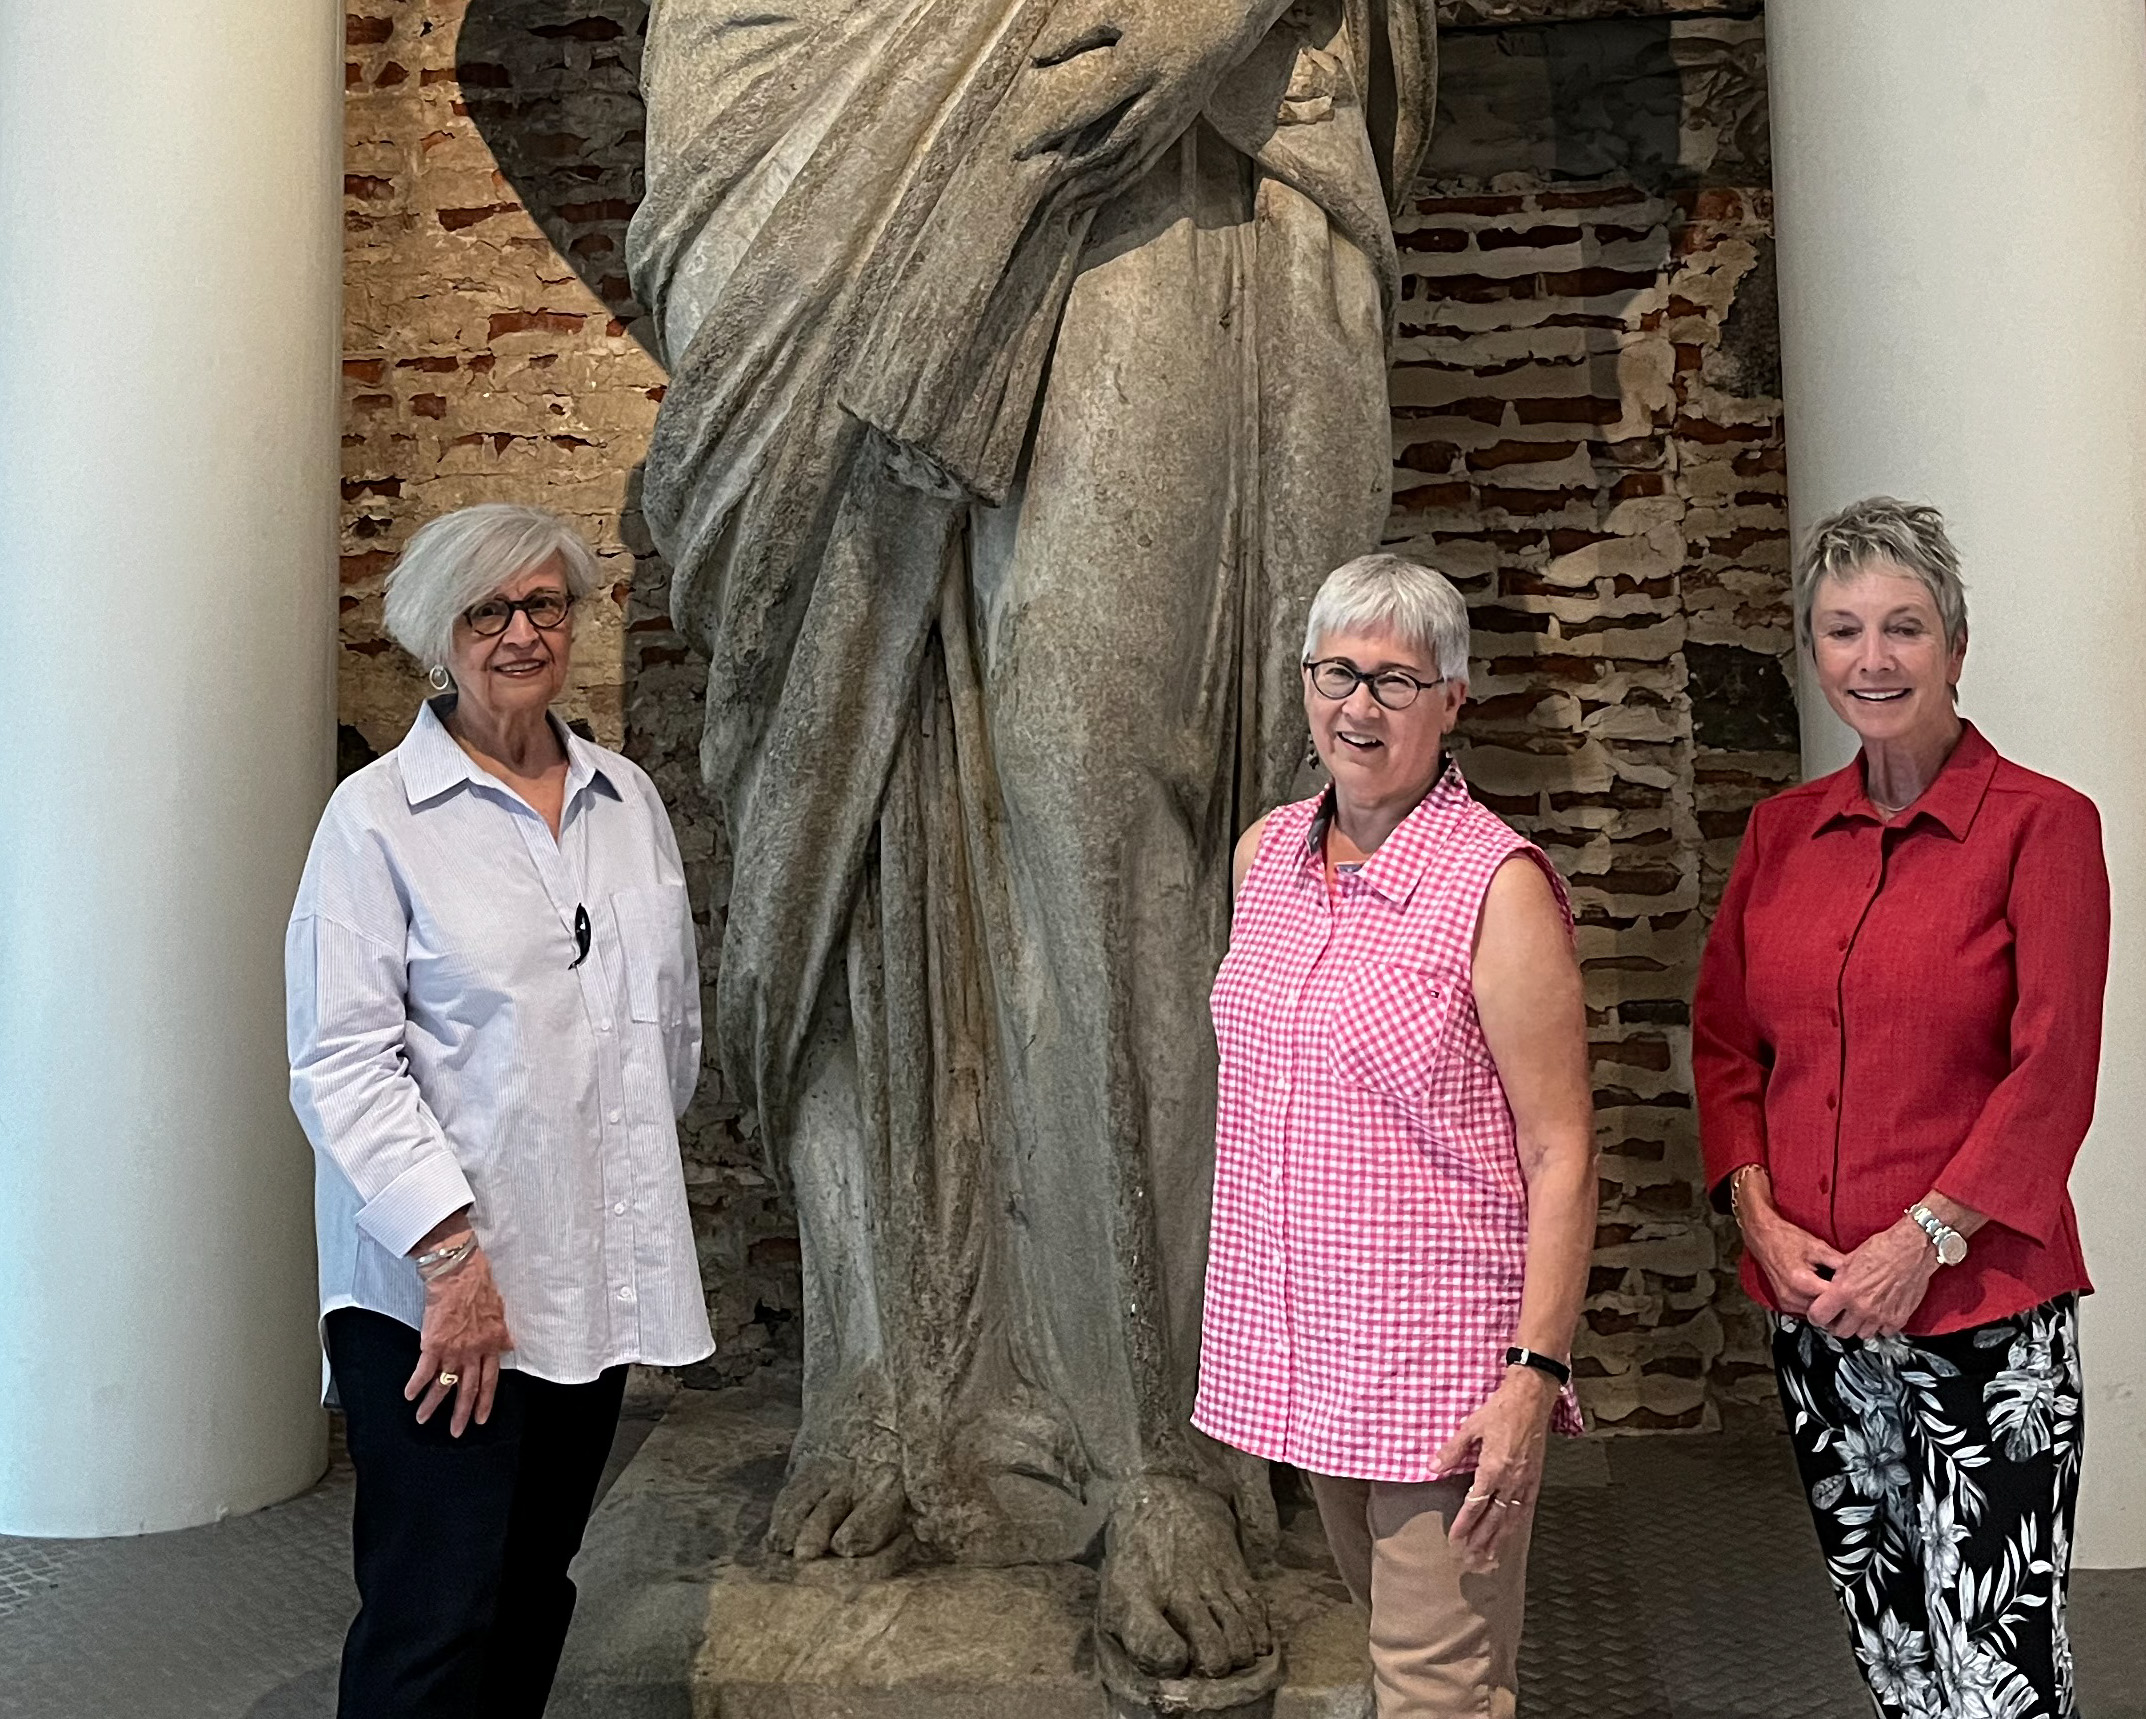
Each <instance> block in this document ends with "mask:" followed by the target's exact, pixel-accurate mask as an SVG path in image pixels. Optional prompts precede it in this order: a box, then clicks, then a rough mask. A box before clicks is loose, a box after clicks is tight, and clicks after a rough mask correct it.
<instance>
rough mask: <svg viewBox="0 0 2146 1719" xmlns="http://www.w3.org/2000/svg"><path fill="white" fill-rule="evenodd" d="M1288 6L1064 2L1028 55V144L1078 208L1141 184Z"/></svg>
mask: <svg viewBox="0 0 2146 1719" xmlns="http://www.w3.org/2000/svg"><path fill="white" fill-rule="evenodd" d="M1286 6H1287V0H1061V4H1060V5H1059V6H1058V7H1057V8H1056V9H1055V10H1054V11H1053V13H1052V16H1051V21H1050V23H1049V24H1048V25H1046V26H1045V27H1044V31H1043V34H1042V35H1041V36H1040V37H1039V38H1038V39H1037V42H1036V46H1035V50H1034V55H1033V58H1034V62H1035V63H1034V69H1033V71H1032V72H1031V74H1030V79H1031V93H1030V95H1029V96H1028V100H1027V108H1028V114H1027V124H1026V133H1027V135H1026V139H1025V141H1023V142H1022V143H1021V145H1020V146H1019V148H1018V149H1017V150H1016V152H1015V153H1016V157H1017V158H1018V159H1021V160H1026V159H1028V158H1029V157H1030V156H1034V155H1043V154H1056V155H1058V156H1059V157H1060V158H1061V159H1062V162H1063V165H1064V169H1065V172H1064V182H1065V185H1066V188H1067V195H1068V197H1069V199H1070V200H1071V201H1072V202H1073V203H1074V204H1076V205H1079V204H1084V203H1089V202H1093V201H1096V200H1098V199H1100V198H1102V197H1106V196H1109V195H1111V194H1113V193H1114V192H1116V191H1118V190H1120V189H1122V188H1123V187H1125V186H1126V185H1129V184H1131V183H1132V182H1133V181H1134V180H1136V179H1138V178H1139V177H1140V176H1141V175H1142V174H1143V173H1145V172H1146V171H1147V170H1148V169H1149V168H1150V167H1152V166H1153V165H1154V164H1155V162H1156V161H1157V160H1159V159H1160V158H1161V156H1162V153H1163V151H1164V150H1166V149H1168V148H1169V147H1170V146H1171V145H1172V144H1173V143H1175V142H1176V141H1177V140H1178V139H1179V138H1180V137H1182V136H1183V135H1184V133H1185V131H1186V129H1187V128H1188V127H1189V126H1190V125H1191V124H1192V122H1193V121H1194V120H1195V119H1196V118H1197V117H1198V116H1199V112H1200V109H1201V108H1202V107H1203V106H1205V105H1206V103H1207V99H1208V97H1209V96H1210V95H1212V94H1213V93H1214V89H1215V86H1216V84H1217V83H1219V82H1220V81H1221V79H1222V76H1223V74H1224V73H1225V72H1227V71H1229V69H1230V68H1231V67H1232V66H1234V65H1236V64H1237V63H1238V62H1239V61H1240V60H1242V59H1244V58H1245V56H1246V55H1248V54H1250V53H1251V52H1252V50H1253V49H1254V48H1256V47H1258V46H1259V43H1260V40H1261V38H1263V37H1264V36H1265V35H1266V34H1267V32H1268V31H1269V30H1270V29H1272V28H1273V26H1274V21H1275V19H1276V18H1278V17H1279V16H1280V15H1281V14H1282V12H1283V11H1284V9H1285V8H1286Z"/></svg>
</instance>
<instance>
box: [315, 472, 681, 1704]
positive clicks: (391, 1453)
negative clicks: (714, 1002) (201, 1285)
mask: <svg viewBox="0 0 2146 1719" xmlns="http://www.w3.org/2000/svg"><path fill="white" fill-rule="evenodd" d="M595 575H596V567H595V562H594V559H593V557H592V556H591V555H590V552H589V550H588V547H587V545H586V544H584V543H583V542H582V541H581V539H580V538H579V537H578V536H577V535H576V534H575V533H574V532H573V531H572V530H571V529H570V528H568V527H567V526H566V525H565V524H563V523H562V522H561V521H559V520H558V519H556V518H554V517H553V516H552V515H550V514H547V513H543V512H541V511H539V510H537V509H535V508H527V507H513V506H504V505H487V506H482V507H472V508H466V509H464V510H462V511H461V512H458V513H453V514H449V515H447V516H445V517H444V518H441V519H437V520H434V521H433V522H432V523H431V524H429V525H427V526H425V527H424V528H423V529H422V530H421V531H419V532H418V533H417V534H416V535H415V536H414V537H412V539H411V540H410V544H409V547H408V549H407V550H406V551H405V553H404V554H403V557H402V559H401V560H400V562H398V563H397V565H396V568H395V571H394V573H393V574H392V575H391V577H390V580H389V584H388V596H387V624H388V630H389V631H390V633H392V634H393V635H394V637H395V639H396V640H397V642H398V643H400V644H401V645H402V646H403V647H404V648H405V649H407V650H408V651H410V652H411V653H412V654H413V655H415V656H416V657H417V659H418V660H419V661H420V662H422V663H424V664H426V665H427V667H428V668H429V669H430V671H431V678H432V683H433V685H434V687H435V688H437V689H438V690H439V694H440V696H438V697H436V698H434V699H431V700H429V701H428V702H426V703H425V704H424V705H423V706H422V707H421V708H420V709H419V711H418V713H417V720H416V722H415V723H414V724H413V726H412V727H411V729H410V732H409V735H408V737H407V738H406V739H404V741H403V742H402V744H401V745H399V746H398V747H396V748H395V749H394V751H392V752H390V753H388V754H387V756H385V757H384V758H381V759H380V760H379V761H378V762H377V763H374V764H371V765H368V766H367V767H366V768H365V769H363V770H361V771H359V772H358V773H357V774H355V775H354V776H352V777H351V778H350V779H349V780H348V781H346V782H344V783H343V785H342V786H341V787H340V788H338V789H337V790H336V793H335V797H334V798H333V799H332V800H331V801H330V802H329V804H328V809H327V812H326V813H325V815H324V816H323V817H322V819H321V822H320V828H319V831H318V832H317V833H316V835H315V836H314V839H313V850H312V854H311V857H310V858H309V859H308V861H307V863H306V870H305V877H304V881H303V882H302V883H301V884H300V886H299V892H298V901H297V905H296V907H295V908H294V909H293V910H292V914H291V924H290V933H289V938H288V942H287V945H286V963H287V983H288V1001H289V1026H290V1057H291V1094H292V1102H293V1104H294V1106H295V1107H296V1109H297V1111H298V1115H299V1118H300V1120H301V1121H302V1122H303V1123H304V1125H305V1130H306V1133H307V1135H308V1136H309V1137H310V1138H311V1140H312V1142H313V1145H314V1148H315V1150H316V1153H317V1161H318V1170H317V1177H316V1184H315V1187H316V1193H315V1214H316V1221H317V1226H318V1231H319V1243H320V1287H321V1329H322V1334H323V1340H324V1342H325V1344H326V1348H327V1355H328V1362H329V1367H330V1371H331V1373H332V1377H333V1382H334V1388H335V1392H336V1396H337V1398H338V1400H339V1401H340V1403H341V1406H342V1409H343V1413H344V1416H345V1420H346V1425H347V1428H348V1433H349V1445H350V1456H351V1462H352V1465H353V1467H354V1468H355V1469H356V1472H357V1501H356V1508H355V1512H354V1516H353V1522H352V1534H353V1540H354V1561H355V1565H356V1571H357V1581H358V1593H359V1599H360V1609H359V1612H358V1616H357V1620H356V1621H355V1622H354V1623H353V1624H352V1625H351V1628H350V1634H349V1637H348V1639H347V1640H346V1642H345V1644H344V1649H343V1664H342V1680H341V1704H340V1711H341V1713H342V1714H343V1716H344V1719H361V1716H362V1719H375V1716H381V1715H388V1714H393V1715H395V1716H396V1719H420V1716H424V1719H430V1716H432V1715H440V1716H442V1719H445V1716H447V1715H454V1716H456V1719H467V1716H468V1715H470V1714H474V1713H482V1714H500V1715H525V1714H526V1715H531V1716H533V1715H536V1714H540V1713H541V1712H542V1711H543V1710H544V1704H545V1701H546V1699H547V1697H548V1695H549V1693H550V1689H551V1682H552V1677H553V1674H554V1672H555V1671H556V1669H557V1666H558V1659H559V1650H560V1646H561V1644H562V1643H563V1642H564V1640H565V1637H566V1626H567V1622H568V1620H569V1618H570V1617H571V1616H572V1613H573V1608H574V1586H573V1583H572V1582H571V1581H569V1580H568V1579H567V1574H566V1568H567V1564H568V1562H569V1560H571V1559H572V1557H573V1555H574V1553H575V1551H576V1550H577V1549H578V1548H579V1546H580V1544H581V1536H582V1531H583V1529H584V1527H585V1526H586V1524H587V1521H588V1515H589V1511H590V1509H591V1507H592V1505H593V1503H594V1500H595V1495H596V1488H597V1484H598V1481H599V1479H600V1478H601V1476H602V1472H603V1466H604V1459H605V1457H606V1455H607V1454H608V1452H609V1450H610V1447H611V1441H612V1436H613V1433H614V1432H615V1430H616V1428H617V1424H618V1414H619V1407H620V1401H621V1397H622V1395H623V1392H624V1388H625V1379H626V1368H627V1365H628V1364H629V1363H631V1362H645V1363H649V1364H654V1365H666V1366H668V1365H679V1364H682V1363H685V1362H690V1361H697V1360H700V1359H701V1358H703V1357H704V1356H706V1355H707V1354H708V1353H709V1352H710V1350H711V1349H712V1348H713V1346H714V1345H713V1343H712V1342H711V1340H710V1337H709V1332H708V1317H707V1310H706V1306H705V1304H704V1302H703V1299H702V1295H701V1285H700V1276H699V1271H698V1268H697V1265H696V1262H695V1258H694V1249H693V1232H692V1226H691V1223H690V1220H689V1217H688V1214H687V1209H686V1194H685V1183H684V1176H683V1172H682V1170H681V1167H680V1163H679V1156H678V1137H677V1132H676V1117H677V1115H678V1113H679V1112H681V1111H682V1110H683V1109H684V1108H685V1103H686V1100H687V1099H688V1098H689V1097H690V1096H691V1094H692V1091H693V1087H694V1083H695V1080H696V1079H697V1076H698V1073H699V1067H700V1003H699V990H698V976H697V968H696V963H695V958H694V940H693V924H692V919H691V916H690V913H689V911H688V907H687V900H686V888H685V877H684V873H683V871H682V869H681V867H680V864H679V858H678V846H677V843H676V841H675V840H674V838H673V836H672V834H671V827H670V821H669V819H668V818H667V816H666V815H665V813H664V809H663V804H662V802H661V801H660V800H659V799H658V798H657V796H656V790H655V788H654V786H653V785H652V784H651V783H650V782H649V780H648V778H647V777H646V776H645V775H644V774H642V772H641V771H640V770H639V769H638V768H637V767H636V766H634V765H632V764H630V763H628V762H627V761H626V760H625V759H624V758H622V757H620V756H619V755H618V754H617V753H615V752H608V751H605V750H604V749H603V748H602V747H600V746H593V745H591V744H589V743H588V742H587V741H584V740H582V739H581V738H579V737H578V736H576V735H574V734H572V733H571V732H569V731H568V729H567V728H566V726H565V724H564V723H562V722H561V721H560V720H559V719H558V718H557V717H556V716H554V715H553V714H552V713H551V709H550V707H551V705H552V703H553V701H554V700H556V699H557V698H558V697H559V695H560V693H561V692H562V691H563V690H564V688H565V685H566V678H567V667H568V659H569V652H570V648H571V643H572V631H571V619H572V613H573V607H574V603H575V601H576V600H577V599H578V598H580V597H583V596H585V595H586V594H587V593H588V591H589V590H590V589H591V587H592V585H593V583H594V581H595Z"/></svg>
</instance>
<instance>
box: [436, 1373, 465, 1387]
mask: <svg viewBox="0 0 2146 1719" xmlns="http://www.w3.org/2000/svg"><path fill="white" fill-rule="evenodd" d="M461 1382H462V1375H461V1374H460V1373H442V1374H441V1375H440V1383H441V1384H443V1385H445V1386H446V1387H447V1388H448V1389H449V1390H450V1391H451V1390H453V1389H454V1388H455V1387H456V1386H457V1385H459V1384H460V1383H461Z"/></svg>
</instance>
